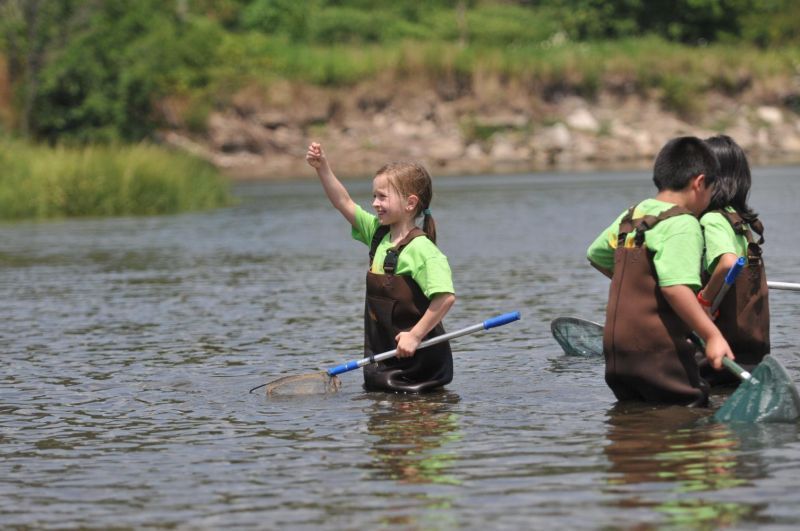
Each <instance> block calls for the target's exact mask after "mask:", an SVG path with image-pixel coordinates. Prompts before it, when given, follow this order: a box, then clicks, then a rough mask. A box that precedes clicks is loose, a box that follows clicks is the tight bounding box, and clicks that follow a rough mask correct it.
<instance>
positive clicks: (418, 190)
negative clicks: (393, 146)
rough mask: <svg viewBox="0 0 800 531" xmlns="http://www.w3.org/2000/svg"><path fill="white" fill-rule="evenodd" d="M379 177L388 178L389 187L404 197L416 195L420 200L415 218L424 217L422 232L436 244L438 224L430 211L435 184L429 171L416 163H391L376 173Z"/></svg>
mask: <svg viewBox="0 0 800 531" xmlns="http://www.w3.org/2000/svg"><path fill="white" fill-rule="evenodd" d="M379 175H384V176H386V178H387V180H388V181H389V186H391V187H392V188H394V189H395V191H396V192H397V193H398V194H400V195H401V196H402V197H404V198H407V197H408V196H411V195H415V196H417V197H418V198H419V202H418V203H417V208H416V210H415V211H414V218H415V219H416V218H418V217H419V216H420V215H422V216H423V221H422V230H423V231H424V232H425V234H427V235H428V239H430V240H431V241H432V242H433V243H436V222H435V221H434V220H433V216H432V215H431V214H430V211H429V210H428V209H430V207H431V199H433V184H432V183H431V176H430V174H429V173H428V170H426V169H425V167H424V166H422V164H418V163H416V162H390V163H388V164H385V165H384V166H382V167H381V168H380V169H379V170H378V171H377V172H375V177H377V176H379Z"/></svg>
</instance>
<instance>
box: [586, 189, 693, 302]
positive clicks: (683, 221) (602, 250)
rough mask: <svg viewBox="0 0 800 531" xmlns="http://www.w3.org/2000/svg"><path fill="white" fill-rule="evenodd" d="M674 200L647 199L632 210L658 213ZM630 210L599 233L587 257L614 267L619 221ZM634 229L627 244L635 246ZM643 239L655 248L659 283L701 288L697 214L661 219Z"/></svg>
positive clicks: (648, 213) (668, 206) (637, 216)
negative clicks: (668, 201)
mask: <svg viewBox="0 0 800 531" xmlns="http://www.w3.org/2000/svg"><path fill="white" fill-rule="evenodd" d="M674 206H675V205H673V204H672V203H667V202H664V201H659V200H657V199H652V198H651V199H645V200H644V201H642V202H641V203H639V204H638V205H636V209H635V210H634V212H633V217H634V219H635V218H639V217H642V216H648V215H651V216H657V215H658V214H660V213H661V212H663V211H665V210H667V209H669V208H672V207H674ZM626 213H627V210H626V211H625V212H623V213H622V214H620V215H619V216H618V217H617V219H616V220H614V223H612V224H611V225H610V226H609V227H608V228H607V229H606V230H604V231H603V232H601V233H600V235H599V236H598V237H597V239H595V241H594V242H592V244H591V245H590V246H589V250H588V251H587V252H586V257H587V258H588V259H589V261H590V262H592V263H593V264H595V265H597V266H599V267H601V268H603V269H607V270H609V271H613V270H614V250H615V249H616V248H617V233H618V230H619V223H620V221H622V218H623V217H625V214H626ZM635 234H636V231H635V230H634V231H633V232H632V233H631V234H628V238H627V239H626V241H625V246H626V247H632V246H633V240H634V235H635ZM644 243H645V245H646V246H647V248H648V249H650V250H651V251H653V252H654V253H655V255H654V256H653V263H654V264H655V268H656V274H657V275H658V285H659V286H662V287H666V286H677V285H681V284H683V285H686V286H689V287H690V288H692V289H699V288H700V286H701V284H700V261H701V259H702V256H703V232H702V231H701V230H700V223H699V221H698V220H697V218H696V217H694V216H688V215H684V216H674V217H671V218H669V219H665V220H664V221H662V222H660V223H658V224H657V225H656V226H655V227H653V228H652V229H650V230H648V231H647V233H646V234H645V238H644Z"/></svg>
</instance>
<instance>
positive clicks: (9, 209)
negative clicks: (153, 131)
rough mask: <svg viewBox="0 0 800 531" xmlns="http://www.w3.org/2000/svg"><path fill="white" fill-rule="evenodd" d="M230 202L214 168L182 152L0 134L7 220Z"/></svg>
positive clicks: (1, 209)
mask: <svg viewBox="0 0 800 531" xmlns="http://www.w3.org/2000/svg"><path fill="white" fill-rule="evenodd" d="M229 202H230V195H229V191H228V187H227V183H226V181H225V179H224V178H223V177H222V176H221V175H220V174H219V173H218V172H217V170H216V169H214V168H213V167H212V166H211V165H210V164H208V163H206V162H204V161H202V160H199V159H196V158H193V157H191V156H189V155H186V154H183V153H176V152H172V151H167V150H165V149H163V148H160V147H157V146H153V145H148V144H138V145H129V146H89V147H82V148H70V147H64V146H58V147H55V148H51V147H47V146H41V145H34V144H30V143H27V142H22V141H19V140H10V139H0V218H2V219H22V218H52V217H70V216H121V215H148V214H169V213H176V212H182V211H189V210H201V209H208V208H213V207H218V206H222V205H225V204H227V203H229Z"/></svg>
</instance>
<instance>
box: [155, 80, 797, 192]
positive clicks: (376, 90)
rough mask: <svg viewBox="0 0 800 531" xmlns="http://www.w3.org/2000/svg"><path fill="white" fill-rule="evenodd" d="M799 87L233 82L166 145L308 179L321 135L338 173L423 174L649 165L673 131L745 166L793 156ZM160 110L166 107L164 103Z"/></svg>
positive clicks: (236, 172)
mask: <svg viewBox="0 0 800 531" xmlns="http://www.w3.org/2000/svg"><path fill="white" fill-rule="evenodd" d="M798 92H800V90H798V87H791V86H789V87H768V88H765V87H759V86H753V87H752V88H751V89H750V90H749V91H747V92H745V93H741V94H738V95H737V96H736V97H729V96H725V95H722V94H707V95H704V96H702V97H700V96H698V103H697V105H695V107H696V109H695V110H694V112H692V113H691V115H683V116H681V115H678V114H676V113H674V112H670V111H668V110H665V109H664V107H663V105H661V104H660V98H659V95H658V94H657V93H654V94H648V95H646V96H643V95H641V94H636V93H633V92H632V91H626V90H624V88H623V89H620V87H619V86H617V87H614V88H608V87H607V88H604V89H603V90H602V91H601V92H600V93H599V95H596V96H594V97H592V98H584V97H580V96H578V95H575V94H573V93H570V91H569V89H568V88H565V89H564V90H563V91H559V90H554V91H548V93H546V94H542V93H539V92H537V91H534V90H532V89H530V88H528V87H524V86H520V85H519V84H515V83H514V82H503V81H502V80H500V79H497V78H493V77H490V78H486V79H480V78H478V77H477V76H475V78H473V79H468V80H459V79H446V80H438V81H436V82H408V80H405V81H397V80H394V79H384V80H373V81H369V82H364V83H361V84H359V85H357V86H354V87H349V88H346V89H341V88H338V89H325V88H320V87H313V86H308V85H297V84H292V83H289V82H283V83H277V84H274V85H273V86H272V87H270V88H269V89H268V90H266V91H265V90H255V89H248V90H242V91H240V92H239V93H238V94H236V95H235V96H234V97H233V98H232V104H231V105H230V106H229V107H228V108H225V109H222V110H219V111H216V112H213V113H211V114H210V116H209V118H208V122H207V128H208V130H207V134H204V135H192V134H190V133H188V132H187V130H186V128H184V127H182V124H181V121H180V120H179V119H174V120H173V124H172V125H173V127H172V128H171V129H169V130H164V131H162V134H161V137H162V138H163V140H164V141H165V142H166V143H169V144H171V145H174V146H177V147H179V148H181V149H186V150H189V151H192V152H194V153H197V154H200V155H201V156H203V157H205V158H207V159H208V160H210V161H212V162H213V163H214V164H215V165H216V166H218V167H219V168H221V169H222V170H223V171H224V172H225V173H227V174H228V175H230V176H232V177H233V178H237V179H291V178H302V177H311V176H313V173H312V172H311V171H310V170H309V168H308V167H307V166H306V165H305V162H304V160H303V156H304V154H305V149H306V146H307V144H308V143H309V142H310V141H311V140H316V141H320V142H322V143H323V145H324V146H325V149H326V151H327V152H328V154H329V156H330V157H331V159H332V160H333V161H334V163H335V167H336V171H337V173H338V174H339V175H340V176H342V177H356V176H362V175H371V174H372V173H373V172H374V171H375V169H377V168H378V167H379V166H380V165H382V164H383V163H384V162H386V161H389V160H398V159H415V160H419V161H422V162H423V163H424V164H426V165H427V166H428V167H429V169H430V170H431V171H432V173H434V174H436V175H443V174H454V173H458V174H462V173H502V172H524V171H541V170H548V169H550V170H552V169H559V170H570V169H591V168H622V167H624V168H648V167H650V165H651V163H652V160H653V157H654V156H655V154H656V152H657V151H658V149H659V148H660V147H661V146H662V145H663V143H664V142H665V141H666V140H667V139H669V138H671V137H674V136H677V135H684V134H692V135H697V136H701V137H705V136H710V135H712V134H715V133H716V132H725V133H726V134H729V135H731V136H732V137H734V138H735V139H736V140H737V141H738V142H739V143H740V144H741V145H742V146H743V147H744V148H745V149H746V150H747V152H748V154H749V156H750V158H751V161H752V163H753V164H775V163H790V162H791V163H794V162H798V161H800V116H798V114H797V113H796V112H793V111H792V110H791V107H790V106H788V105H786V102H787V101H790V98H791V95H792V94H794V93H798ZM165 108H167V110H168V109H169V105H166V106H165Z"/></svg>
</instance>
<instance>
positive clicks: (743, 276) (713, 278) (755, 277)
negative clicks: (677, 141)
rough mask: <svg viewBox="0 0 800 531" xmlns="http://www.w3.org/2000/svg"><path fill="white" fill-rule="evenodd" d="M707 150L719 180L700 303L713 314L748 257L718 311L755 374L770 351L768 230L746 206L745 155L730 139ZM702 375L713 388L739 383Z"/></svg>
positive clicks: (707, 231) (706, 222)
mask: <svg viewBox="0 0 800 531" xmlns="http://www.w3.org/2000/svg"><path fill="white" fill-rule="evenodd" d="M706 144H708V146H709V147H710V148H711V150H712V152H714V154H715V155H716V157H717V160H718V161H719V164H720V174H719V177H718V178H717V181H716V183H715V185H714V192H713V193H712V196H711V202H710V204H709V206H708V209H707V210H706V212H705V214H703V216H702V217H701V219H700V225H701V226H702V228H703V234H704V237H705V253H704V257H703V265H704V268H703V273H704V277H705V279H706V280H707V283H706V285H705V287H704V288H703V289H702V290H701V291H700V292H699V293H698V294H697V297H698V300H699V301H700V304H701V305H703V306H704V307H706V308H709V307H710V306H711V303H710V302H709V301H713V300H714V298H715V297H716V295H717V293H718V292H719V290H720V289H721V287H722V284H723V282H724V279H725V275H726V274H727V272H728V270H729V269H730V268H731V266H732V265H733V264H734V263H735V262H736V260H737V259H738V258H739V257H740V256H744V257H746V259H747V264H746V266H745V269H744V270H743V271H742V272H741V273H740V274H739V277H738V278H737V280H736V283H735V284H734V285H733V286H732V287H731V290H730V292H729V293H728V294H727V295H726V296H725V299H724V300H723V301H722V304H721V305H720V309H719V316H718V317H717V318H716V324H717V326H718V327H719V329H720V331H721V332H722V334H723V335H724V336H725V339H727V340H728V344H729V345H730V346H731V349H732V350H733V352H734V354H735V356H736V360H737V361H738V362H739V363H740V364H741V365H742V366H743V367H745V368H746V369H749V370H752V369H753V367H755V365H757V364H758V363H760V362H761V360H762V359H763V358H764V356H765V355H766V354H768V353H769V349H770V345H769V299H768V289H767V275H766V272H765V270H764V261H763V259H762V257H761V244H762V243H764V237H763V233H764V227H763V225H762V224H761V221H759V219H758V215H757V214H756V213H755V212H754V211H753V209H752V208H750V205H748V203H747V197H748V195H749V193H750V185H751V182H752V178H751V175H750V165H749V164H748V162H747V156H746V155H745V152H744V150H743V149H742V148H741V147H740V146H739V145H738V144H737V143H736V142H735V141H734V140H733V139H732V138H731V137H729V136H726V135H717V136H714V137H711V138H708V139H706ZM754 234H755V236H754ZM701 374H703V376H704V377H705V378H706V379H707V380H708V381H709V383H711V384H721V383H736V382H738V379H737V378H735V377H734V376H732V375H731V374H729V373H727V372H717V371H708V370H707V368H705V367H704V366H701Z"/></svg>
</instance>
